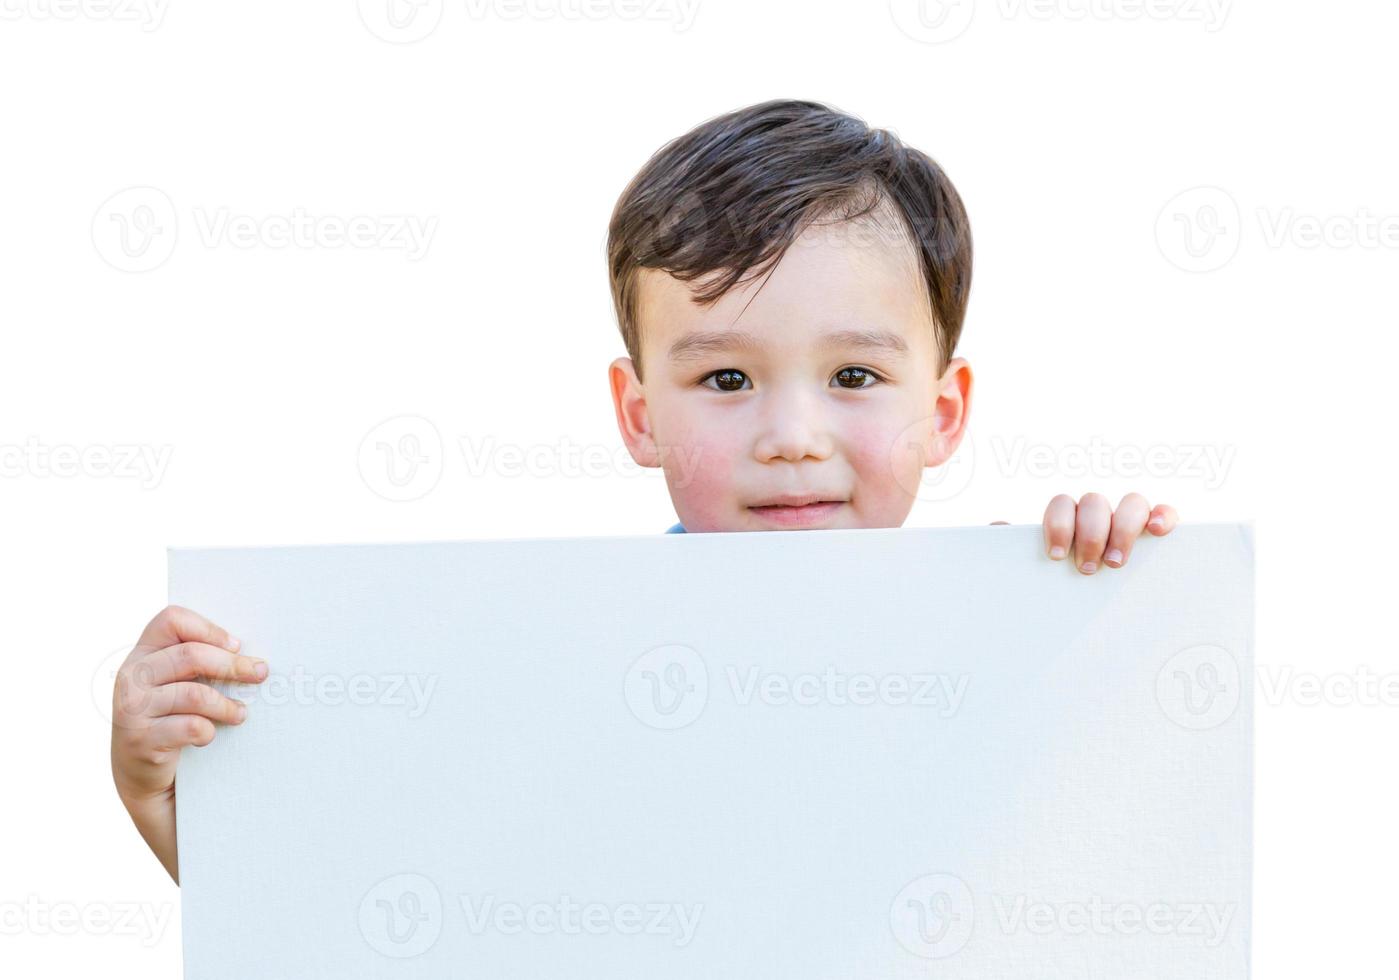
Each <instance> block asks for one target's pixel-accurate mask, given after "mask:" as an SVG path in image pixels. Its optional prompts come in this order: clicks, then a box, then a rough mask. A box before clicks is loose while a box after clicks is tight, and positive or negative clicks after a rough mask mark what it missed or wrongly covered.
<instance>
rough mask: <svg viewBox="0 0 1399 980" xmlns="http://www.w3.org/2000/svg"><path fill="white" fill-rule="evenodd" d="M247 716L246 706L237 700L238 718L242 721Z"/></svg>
mask: <svg viewBox="0 0 1399 980" xmlns="http://www.w3.org/2000/svg"><path fill="white" fill-rule="evenodd" d="M247 717H248V706H247V705H246V704H244V703H243V702H242V701H239V702H238V720H239V721H240V722H242V721H244V720H245V719H246V718H247Z"/></svg>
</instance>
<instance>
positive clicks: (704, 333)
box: [670, 330, 908, 361]
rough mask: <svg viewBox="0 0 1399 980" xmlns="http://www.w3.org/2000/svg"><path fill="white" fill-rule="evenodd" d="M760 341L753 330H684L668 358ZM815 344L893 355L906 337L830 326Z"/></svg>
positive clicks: (904, 349) (751, 346) (755, 345)
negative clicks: (683, 334)
mask: <svg viewBox="0 0 1399 980" xmlns="http://www.w3.org/2000/svg"><path fill="white" fill-rule="evenodd" d="M762 346H763V342H762V341H761V340H760V339H759V338H758V337H757V335H755V334H751V333H748V332H747V331H745V330H701V331H698V332H696V333H691V334H686V335H685V336H684V337H681V338H680V339H679V340H677V341H676V342H675V343H673V344H671V345H670V359H671V360H672V361H686V360H696V359H698V358H701V357H704V356H705V355H706V354H712V353H716V352H722V351H731V350H744V351H753V350H760V349H761V348H762ZM816 347H817V348H818V349H821V350H829V349H830V348H833V347H843V348H850V347H855V348H860V349H862V350H871V351H875V352H878V353H882V354H888V355H891V356H897V355H899V354H907V353H908V341H906V340H904V339H903V338H902V337H900V336H899V335H898V334H896V333H893V332H892V331H889V330H834V331H832V332H830V333H828V334H825V335H824V336H822V337H821V338H820V339H819V340H818V341H817V342H816Z"/></svg>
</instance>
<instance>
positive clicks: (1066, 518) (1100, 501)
mask: <svg viewBox="0 0 1399 980" xmlns="http://www.w3.org/2000/svg"><path fill="white" fill-rule="evenodd" d="M1179 522H1180V518H1179V517H1178V516H1177V515H1176V509H1175V508H1174V507H1172V506H1171V505H1170V504H1157V505H1156V506H1155V507H1152V506H1151V505H1150V504H1149V503H1147V500H1146V498H1145V497H1143V496H1142V495H1141V494H1139V493H1129V494H1127V496H1125V497H1123V498H1122V502H1121V503H1119V504H1118V505H1117V510H1116V512H1114V511H1113V509H1112V505H1111V504H1109V503H1108V498H1107V497H1104V496H1103V495H1102V494H1100V493H1085V494H1084V495H1083V497H1082V498H1080V499H1079V500H1078V501H1077V502H1075V501H1074V498H1073V497H1070V496H1069V495H1068V494H1064V493H1061V494H1059V496H1057V497H1055V498H1054V499H1053V500H1051V501H1050V502H1049V506H1048V507H1047V508H1045V512H1044V548H1045V551H1046V552H1047V553H1048V554H1049V557H1050V558H1052V559H1054V560H1055V561H1059V560H1061V559H1063V558H1066V557H1068V555H1069V552H1070V550H1072V551H1073V556H1074V566H1075V567H1076V568H1077V569H1078V570H1079V571H1080V572H1082V573H1083V574H1085V575H1092V574H1093V573H1094V572H1096V571H1097V570H1098V566H1099V564H1100V563H1101V564H1105V565H1107V566H1109V567H1110V568H1121V567H1122V566H1123V565H1125V564H1126V563H1127V559H1128V557H1129V556H1130V555H1131V554H1132V545H1133V544H1134V543H1135V542H1136V540H1137V538H1139V537H1140V536H1141V533H1142V531H1144V530H1145V531H1149V532H1150V533H1151V534H1153V535H1154V536H1156V537H1158V538H1159V537H1162V536H1163V535H1167V534H1170V533H1171V529H1172V528H1174V527H1175V526H1176V524H1178V523H1179Z"/></svg>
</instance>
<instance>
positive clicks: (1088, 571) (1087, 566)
mask: <svg viewBox="0 0 1399 980" xmlns="http://www.w3.org/2000/svg"><path fill="white" fill-rule="evenodd" d="M1078 569H1079V571H1081V572H1082V573H1083V574H1084V575H1092V574H1093V573H1094V572H1096V571H1097V570H1098V563H1097V562H1092V561H1086V562H1084V563H1083V564H1082V565H1080V566H1078Z"/></svg>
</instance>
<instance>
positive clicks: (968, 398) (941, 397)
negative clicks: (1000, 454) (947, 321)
mask: <svg viewBox="0 0 1399 980" xmlns="http://www.w3.org/2000/svg"><path fill="white" fill-rule="evenodd" d="M971 407H972V366H971V365H970V364H968V363H967V362H966V360H965V359H963V358H960V357H954V358H953V359H952V360H950V361H948V362H947V370H946V371H944V372H943V373H942V377H941V378H940V379H939V380H938V390H937V401H936V403H935V404H934V405H933V418H932V428H931V430H930V431H929V433H928V449H927V453H926V454H925V458H926V462H925V463H924V465H925V466H940V465H942V464H943V463H945V462H947V461H948V460H949V459H951V458H952V454H953V453H955V452H956V451H957V447H958V446H959V445H961V444H962V436H963V435H965V434H966V431H967V416H968V415H969V414H970V412H971Z"/></svg>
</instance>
